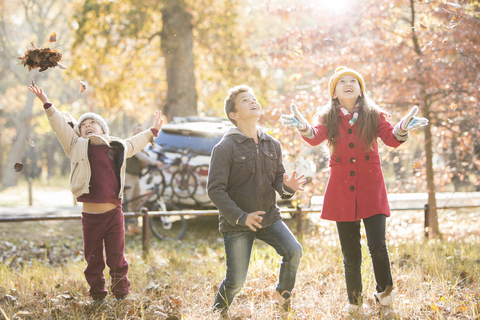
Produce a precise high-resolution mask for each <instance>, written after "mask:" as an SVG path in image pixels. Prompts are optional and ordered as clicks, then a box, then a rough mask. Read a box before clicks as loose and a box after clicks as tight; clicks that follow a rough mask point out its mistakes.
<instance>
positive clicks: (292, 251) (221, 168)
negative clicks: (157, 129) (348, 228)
mask: <svg viewBox="0 0 480 320" xmlns="http://www.w3.org/2000/svg"><path fill="white" fill-rule="evenodd" d="M225 114H226V115H227V117H228V119H229V120H230V121H231V122H232V123H233V124H234V125H235V128H231V129H230V130H229V131H227V132H226V133H225V135H224V136H223V138H222V140H221V141H220V142H219V143H218V144H217V145H216V146H215V147H214V148H213V151H212V157H211V160H210V171H209V175H208V183H207V192H208V196H209V197H210V199H211V200H212V202H213V203H214V204H215V206H217V208H218V209H219V221H220V223H219V229H220V232H222V233H223V240H224V245H225V254H226V264H227V273H226V276H225V279H224V280H223V282H222V284H221V285H220V287H219V289H218V293H217V295H216V297H215V301H214V304H213V308H214V310H216V311H220V312H221V313H222V314H223V315H226V314H227V312H228V308H229V307H230V305H231V303H232V302H233V299H234V297H235V295H236V294H237V293H238V292H239V291H240V290H241V288H242V287H243V284H244V283H245V280H246V277H247V271H248V265H249V262H250V254H251V252H252V246H253V241H254V239H255V238H258V239H260V240H263V241H264V242H266V243H267V244H269V245H271V246H272V247H273V248H274V249H275V250H276V251H277V253H278V254H279V255H281V256H282V257H283V259H282V264H281V266H280V274H279V279H278V284H277V287H276V291H275V292H274V294H273V298H274V300H276V301H277V302H278V303H279V304H280V305H281V306H282V307H283V308H284V309H285V310H287V311H290V310H291V296H292V290H293V287H294V285H295V278H296V274H297V269H298V265H299V263H300V258H301V256H302V246H301V245H300V243H298V241H297V240H296V239H295V237H294V235H293V234H292V232H291V231H290V230H289V229H288V227H287V226H286V225H285V223H284V222H283V221H282V218H281V215H280V209H279V208H278V206H277V203H276V193H275V191H277V192H278V193H279V194H280V196H281V197H282V198H283V199H288V198H291V197H292V196H293V195H294V194H295V192H296V191H297V190H303V188H302V185H303V184H304V183H305V179H303V175H302V176H300V177H297V176H296V172H295V171H294V172H293V174H292V176H291V177H288V176H287V174H286V173H285V169H284V167H283V162H282V150H281V146H280V143H279V142H278V141H277V140H275V139H274V138H272V137H271V136H270V135H268V134H266V133H265V132H263V131H262V129H261V128H260V127H257V121H258V119H259V117H260V114H261V107H260V104H259V103H258V101H257V99H256V98H255V96H254V94H253V90H252V89H251V88H250V87H248V86H246V85H240V86H236V87H234V88H232V89H230V91H229V92H228V96H227V98H226V99H225Z"/></svg>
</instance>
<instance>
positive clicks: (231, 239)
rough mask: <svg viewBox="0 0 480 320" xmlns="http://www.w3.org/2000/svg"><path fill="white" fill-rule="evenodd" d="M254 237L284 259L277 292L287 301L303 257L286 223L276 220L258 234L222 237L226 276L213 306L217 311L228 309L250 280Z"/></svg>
mask: <svg viewBox="0 0 480 320" xmlns="http://www.w3.org/2000/svg"><path fill="white" fill-rule="evenodd" d="M255 238H258V239H260V240H262V241H264V242H266V243H267V244H269V245H271V246H272V247H273V248H274V249H275V250H276V251H277V253H278V254H279V255H281V256H282V257H283V259H282V264H281V265H280V274H279V277H278V284H277V287H276V291H278V292H279V293H280V294H282V296H283V297H284V298H288V297H290V295H291V292H292V290H293V287H294V286H295V278H296V276H297V270H298V265H299V263H300V258H301V257H302V246H301V245H300V243H298V241H297V239H295V236H294V235H293V234H292V232H291V231H290V229H288V227H287V226H286V225H285V223H284V222H283V221H282V220H277V221H275V222H274V223H273V224H272V225H271V226H270V227H268V228H265V229H258V230H257V232H253V231H241V232H226V233H224V234H223V240H224V244H225V254H226V257H227V259H226V260H227V261H226V262H227V275H226V276H225V279H224V280H223V282H222V284H221V285H220V287H219V288H218V293H217V296H216V297H215V302H214V303H213V307H214V308H215V309H217V310H222V311H224V310H226V309H228V308H229V307H230V305H231V304H232V301H233V299H234V297H235V295H236V294H237V293H238V292H239V291H240V290H241V289H242V287H243V284H244V283H245V280H246V278H247V271H248V265H249V263H250V254H251V252H252V246H253V241H254V240H255Z"/></svg>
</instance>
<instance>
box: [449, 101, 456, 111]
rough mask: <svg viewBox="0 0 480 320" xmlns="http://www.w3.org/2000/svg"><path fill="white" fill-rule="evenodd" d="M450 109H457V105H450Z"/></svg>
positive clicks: (453, 103)
mask: <svg viewBox="0 0 480 320" xmlns="http://www.w3.org/2000/svg"><path fill="white" fill-rule="evenodd" d="M450 109H452V110H455V109H457V105H456V104H455V102H452V103H451V104H450Z"/></svg>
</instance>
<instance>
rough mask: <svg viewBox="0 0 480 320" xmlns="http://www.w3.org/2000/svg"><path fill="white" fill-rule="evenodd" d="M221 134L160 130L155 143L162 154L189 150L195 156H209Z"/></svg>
mask: <svg viewBox="0 0 480 320" xmlns="http://www.w3.org/2000/svg"><path fill="white" fill-rule="evenodd" d="M222 136H223V134H222V133H216V134H214V135H212V134H210V133H209V132H188V131H181V130H178V131H176V130H171V131H170V130H161V131H160V132H159V134H158V137H157V138H156V139H155V143H156V144H158V145H160V146H161V147H162V151H163V152H177V151H178V149H190V150H191V152H193V153H195V154H197V155H204V156H209V155H211V154H212V149H213V147H214V146H215V145H216V144H217V143H218V142H219V141H220V140H221V139H222Z"/></svg>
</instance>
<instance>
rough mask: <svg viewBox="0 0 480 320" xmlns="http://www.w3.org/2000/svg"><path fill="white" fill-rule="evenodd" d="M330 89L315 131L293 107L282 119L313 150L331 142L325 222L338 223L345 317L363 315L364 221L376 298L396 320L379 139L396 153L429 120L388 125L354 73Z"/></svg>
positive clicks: (340, 71)
mask: <svg viewBox="0 0 480 320" xmlns="http://www.w3.org/2000/svg"><path fill="white" fill-rule="evenodd" d="M328 89H329V93H330V97H331V100H330V103H329V104H328V105H327V106H326V107H325V108H324V109H323V110H322V111H321V112H320V113H319V114H318V115H317V117H318V124H317V125H315V126H314V127H312V126H310V125H309V124H308V122H307V121H306V120H305V119H304V118H303V116H302V115H301V114H300V113H299V111H298V109H297V107H296V106H295V105H294V104H292V105H291V106H290V108H291V110H292V114H291V115H282V117H281V118H282V120H283V124H284V125H286V126H289V127H292V128H296V129H298V131H299V132H300V134H301V135H302V138H303V139H304V140H305V141H306V142H308V143H309V144H310V145H312V146H316V145H318V144H320V143H322V142H323V141H327V146H328V148H329V150H330V154H331V156H330V168H331V170H330V178H329V180H328V184H327V189H326V191H325V197H324V202H323V208H322V216H321V217H322V218H323V219H327V220H332V221H335V222H336V223H337V230H338V236H339V238H340V244H341V247H342V254H343V264H344V270H345V281H346V286H347V294H348V301H349V304H348V306H347V307H346V309H345V311H346V313H347V314H350V315H352V316H354V317H359V316H360V317H361V316H363V314H364V310H363V301H362V275H361V263H362V251H361V244H360V239H361V236H360V221H361V220H363V224H364V226H365V232H366V236H367V243H368V249H369V251H370V256H371V258H372V263H373V271H374V274H375V280H376V283H377V286H376V290H377V293H375V294H374V295H375V298H376V300H377V301H378V302H379V303H380V306H381V313H382V316H383V318H390V319H392V318H398V315H397V313H396V311H395V309H394V308H393V298H394V293H393V292H392V287H393V281H392V274H391V270H390V260H389V257H388V251H387V245H386V241H385V222H386V217H389V216H390V208H389V205H388V199H387V190H386V187H385V181H384V178H383V173H382V168H381V165H380V157H379V155H378V146H377V138H380V139H382V141H383V142H384V143H385V144H386V145H388V146H390V147H394V148H396V147H398V146H399V145H401V144H402V143H403V142H405V141H406V140H407V138H408V131H409V130H412V129H415V128H418V127H420V126H424V125H426V124H427V123H428V120H427V119H425V118H418V117H416V116H415V114H416V113H417V111H418V107H414V108H413V109H412V110H411V111H410V112H409V113H408V114H407V116H405V117H404V118H403V119H402V120H401V121H400V122H399V123H398V124H397V125H396V126H395V127H393V126H392V125H391V124H390V123H389V122H387V120H386V117H387V116H388V114H387V113H386V112H385V111H384V110H382V109H381V108H380V107H379V106H377V105H376V104H375V103H374V102H373V101H372V100H370V99H369V98H367V97H366V96H365V82H364V81H363V77H362V76H361V75H360V74H359V73H358V72H356V71H355V70H353V69H348V68H346V67H339V68H337V69H336V70H335V74H334V75H333V76H332V78H331V79H330V81H329V84H328Z"/></svg>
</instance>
